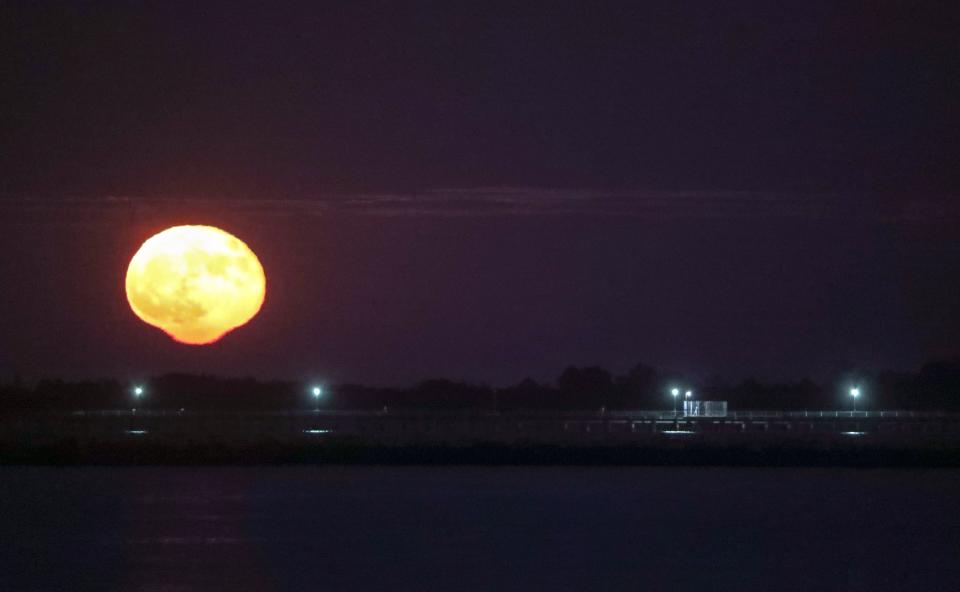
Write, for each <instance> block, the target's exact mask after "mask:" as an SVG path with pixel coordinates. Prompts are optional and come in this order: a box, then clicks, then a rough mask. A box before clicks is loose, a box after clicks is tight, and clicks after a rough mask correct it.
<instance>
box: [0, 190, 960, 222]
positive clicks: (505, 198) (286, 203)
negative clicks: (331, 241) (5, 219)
mask: <svg viewBox="0 0 960 592" xmlns="http://www.w3.org/2000/svg"><path fill="white" fill-rule="evenodd" d="M187 208H189V209H194V210H196V209H201V210H220V209H224V208H228V209H229V210H230V211H232V212H251V213H256V214H259V215H270V216H325V215H344V214H346V215H361V216H385V217H417V216H433V217H478V216H612V217H635V218H641V219H651V220H661V219H662V220H667V219H676V218H694V219H716V220H723V219H743V218H748V219H753V218H756V219H764V218H808V219H819V218H837V217H844V218H846V217H854V218H885V219H899V220H905V221H912V222H924V221H927V222H932V221H937V222H942V221H944V220H956V219H960V206H958V205H957V200H953V199H946V198H926V199H906V200H902V199H892V198H885V199H881V198H877V197H875V196H870V195H842V194H790V193H766V192H740V191H599V190H597V191H591V190H555V189H538V188H522V187H521V188H513V187H492V188H474V189H442V190H434V191H427V192H417V193H371V194H355V195H350V194H344V195H320V196H317V197H314V198H306V199H284V198H261V199H247V198H238V199H232V198H145V197H132V196H107V197H102V198H85V197H60V198H37V197H20V196H5V197H2V198H0V212H3V213H21V214H26V213H55V212H60V213H65V212H69V213H72V214H77V215H80V216H83V214H84V213H87V212H89V213H93V212H104V211H110V212H117V213H129V214H131V215H137V214H148V213H153V212H170V211H181V210H183V209H187Z"/></svg>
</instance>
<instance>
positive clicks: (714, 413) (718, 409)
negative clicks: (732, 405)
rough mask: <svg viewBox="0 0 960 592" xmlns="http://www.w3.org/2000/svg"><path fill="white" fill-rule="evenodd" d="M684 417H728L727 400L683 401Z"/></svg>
mask: <svg viewBox="0 0 960 592" xmlns="http://www.w3.org/2000/svg"><path fill="white" fill-rule="evenodd" d="M683 415H684V417H726V416H727V402H726V401H691V400H689V399H688V400H686V401H684V402H683Z"/></svg>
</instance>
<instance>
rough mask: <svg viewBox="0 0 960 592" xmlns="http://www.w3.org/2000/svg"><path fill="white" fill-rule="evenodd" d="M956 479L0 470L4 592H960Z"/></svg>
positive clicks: (675, 472) (927, 475)
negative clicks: (831, 591)
mask: <svg viewBox="0 0 960 592" xmlns="http://www.w3.org/2000/svg"><path fill="white" fill-rule="evenodd" d="M958 500H960V472H958V471H948V470H848V469H836V470H834V469H740V468H737V469H725V468H569V467H559V468H551V467H543V468H531V467H507V468H487V467H276V468H260V467H238V468H208V467H198V468H109V467H103V468H66V469H60V468H4V469H0V590H3V591H20V590H23V591H29V592H36V591H43V590H64V591H67V590H69V591H71V592H80V591H86V590H91V591H92V590H98V591H99V590H123V591H133V590H143V591H158V592H159V591H170V592H172V591H193V590H205V591H206V590H231V591H239V590H258V591H259V590H265V591H272V590H298V591H299V590H378V591H379V590H389V591H391V592H394V591H397V590H417V591H420V590H458V591H462V590H491V591H492V590H538V591H539V590H550V591H557V590H642V589H653V590H671V589H677V590H764V591H769V590H778V591H779V590H818V589H836V590H845V591H847V590H871V591H876V590H924V591H925V592H930V591H932V590H960V511H958V510H960V503H958Z"/></svg>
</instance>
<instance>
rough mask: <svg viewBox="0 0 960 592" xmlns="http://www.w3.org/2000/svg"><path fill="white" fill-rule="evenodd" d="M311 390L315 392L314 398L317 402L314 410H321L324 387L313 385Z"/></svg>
mask: <svg viewBox="0 0 960 592" xmlns="http://www.w3.org/2000/svg"><path fill="white" fill-rule="evenodd" d="M310 392H311V393H312V394H313V400H314V402H315V403H316V407H315V408H314V411H316V412H319V411H320V397H322V396H323V387H320V386H315V387H313V388H312V389H310Z"/></svg>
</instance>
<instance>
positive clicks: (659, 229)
mask: <svg viewBox="0 0 960 592" xmlns="http://www.w3.org/2000/svg"><path fill="white" fill-rule="evenodd" d="M196 4H197V3H177V2H162V3H161V2H157V3H150V2H147V3H143V4H142V5H140V6H138V7H137V8H132V7H131V6H130V5H129V3H118V4H110V3H103V2H96V3H94V2H90V3H86V2H63V3H56V2H53V3H43V5H41V6H32V5H27V4H25V3H24V4H16V5H4V6H3V8H0V73H2V76H0V96H2V97H3V100H2V101H0V121H3V122H4V128H3V131H2V133H0V248H2V252H3V255H2V256H0V306H2V308H0V379H7V378H9V377H11V376H13V375H14V374H15V373H16V374H20V375H22V376H24V377H30V378H35V377H40V376H66V377H80V376H103V375H113V376H118V377H123V376H137V375H143V374H150V373H157V372H166V371H182V370H185V371H191V372H205V373H214V374H229V375H240V374H252V375H255V376H260V377H265V378H266V377H285V378H300V377H309V376H323V377H328V378H329V379H330V380H335V381H340V380H350V381H358V382H367V383H381V384H383V383H388V384H392V383H406V382H411V381H413V380H416V379H418V378H422V377H427V376H447V377H451V378H465V379H470V380H485V381H489V382H492V383H494V384H502V383H506V382H513V381H517V380H519V379H521V378H523V377H524V376H528V375H529V376H533V377H535V378H542V379H550V378H553V377H555V376H556V375H557V374H558V373H559V371H560V370H561V369H562V367H563V366H565V365H567V364H571V363H573V364H601V365H605V366H608V367H609V368H611V369H612V370H614V371H618V372H622V371H625V370H626V369H627V368H628V367H629V366H632V365H633V364H635V363H636V362H639V361H644V362H646V363H649V364H654V365H658V366H661V367H664V368H669V369H674V370H677V371H682V372H689V373H691V374H694V375H697V376H709V375H711V374H719V375H721V376H725V377H729V378H739V377H744V376H757V377H766V378H799V377H801V376H806V375H810V376H814V377H816V376H823V375H826V374H828V373H830V372H832V371H835V370H839V369H841V368H844V367H847V366H850V365H860V366H866V367H873V368H877V367H886V368H901V369H903V368H912V367H915V366H916V365H918V364H920V363H921V362H923V361H924V360H927V359H929V358H931V357H936V356H946V355H957V354H960V345H958V341H957V337H956V336H957V335H958V334H960V321H958V320H957V319H958V318H960V315H958V312H960V310H958V305H960V279H958V278H960V238H958V237H957V233H956V228H957V224H958V222H960V207H958V204H957V198H956V195H957V188H958V179H960V176H958V172H960V162H958V161H960V158H958V156H960V137H958V130H960V110H958V109H957V108H956V106H957V104H960V101H958V99H960V78H958V77H957V76H956V72H957V71H960V63H958V62H960V37H958V36H957V35H956V31H957V30H960V18H958V15H960V10H958V9H957V8H956V7H954V6H952V5H951V4H949V3H947V4H943V5H941V6H939V7H938V6H937V5H935V4H934V3H927V4H924V5H923V6H904V7H902V8H898V7H893V6H882V7H876V6H874V5H873V3H863V4H860V3H844V4H843V6H842V7H841V6H836V4H837V3H835V2H822V3H821V2H807V3H801V4H802V5H800V6H794V7H792V8H789V9H784V8H783V7H780V6H778V7H776V9H774V7H773V5H772V4H770V3H768V2H745V3H738V4H737V6H736V7H723V8H720V7H718V6H717V5H715V4H716V3H706V2H704V3H698V2H692V3H682V4H680V3H676V2H663V3H643V6H642V7H633V8H629V7H626V6H625V5H622V4H620V3H603V2H585V3H572V2H560V3H556V2H551V3H542V4H541V3H535V2H534V3H521V4H522V6H508V5H501V4H499V3H492V4H488V3H482V4H480V3H472V4H466V3H463V4H461V3H451V2H424V3H405V4H404V6H403V8H398V7H397V6H396V5H394V4H392V3H364V2H351V3H344V5H343V6H342V7H340V8H330V7H322V8H318V7H316V6H314V3H306V2H304V3H290V4H285V5H284V6H283V7H279V8H276V7H273V6H271V7H270V8H269V9H267V8H263V9H253V8H246V7H245V8H237V7H236V6H235V5H234V3H224V4H222V5H218V4H217V3H202V4H201V5H200V6H197V5H196ZM116 196H122V197H116ZM181 223H206V224H214V225H217V226H220V227H222V228H224V229H226V230H228V231H230V232H233V233H235V234H237V235H238V236H239V237H241V238H242V239H244V240H245V241H246V242H247V243H248V244H249V245H250V246H251V247H252V248H253V249H254V251H255V252H256V253H257V254H258V255H259V256H260V258H261V261H262V262H263V264H264V266H265V268H266V272H267V279H268V293H267V301H266V304H265V306H264V309H263V310H262V312H261V314H260V315H259V316H258V317H257V318H256V319H255V320H254V321H253V322H252V323H251V324H250V325H249V326H247V327H245V328H242V329H240V330H238V331H236V332H235V333H233V334H231V335H229V336H227V337H226V338H225V339H224V340H223V341H222V342H221V343H219V344H217V345H215V346H212V347H208V348H194V347H187V346H183V345H179V344H176V343H174V342H172V341H170V340H169V339H168V338H167V337H166V336H164V335H163V334H162V333H160V332H158V331H156V330H154V329H152V328H150V327H147V326H146V325H144V324H142V323H141V322H140V321H138V320H137V319H136V318H135V317H134V316H133V315H132V313H131V312H130V311H129V309H128V307H127V304H126V302H125V299H124V295H123V275H124V272H125V269H126V264H127V262H128V261H129V258H130V257H131V256H132V254H133V253H134V252H135V250H136V248H137V247H138V246H139V244H140V243H141V242H142V241H143V240H145V239H146V238H148V237H149V236H150V235H151V234H152V233H154V232H157V231H159V230H161V229H163V228H164V227H166V226H169V225H173V224H181Z"/></svg>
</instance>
